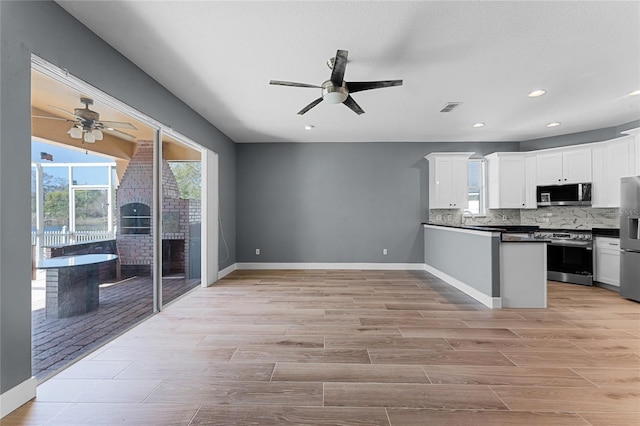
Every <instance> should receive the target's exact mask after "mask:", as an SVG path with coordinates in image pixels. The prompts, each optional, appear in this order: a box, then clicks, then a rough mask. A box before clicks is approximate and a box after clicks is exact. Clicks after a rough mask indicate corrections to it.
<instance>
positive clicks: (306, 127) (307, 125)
mask: <svg viewBox="0 0 640 426" xmlns="http://www.w3.org/2000/svg"><path fill="white" fill-rule="evenodd" d="M314 127H316V126H314V125H313V124H305V125H304V129H305V130H311V129H313V128H314Z"/></svg>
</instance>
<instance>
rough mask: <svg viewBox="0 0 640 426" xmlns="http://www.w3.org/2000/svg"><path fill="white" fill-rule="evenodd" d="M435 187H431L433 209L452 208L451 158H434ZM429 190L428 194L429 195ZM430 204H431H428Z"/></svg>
mask: <svg viewBox="0 0 640 426" xmlns="http://www.w3.org/2000/svg"><path fill="white" fill-rule="evenodd" d="M434 163H435V175H434V176H435V182H434V184H435V186H434V187H433V189H434V190H435V191H434V194H433V195H434V197H433V207H431V208H436V209H449V208H453V195H452V191H453V158H451V157H436V158H435V161H434ZM431 189H432V188H429V193H430V194H431ZM429 204H431V203H429Z"/></svg>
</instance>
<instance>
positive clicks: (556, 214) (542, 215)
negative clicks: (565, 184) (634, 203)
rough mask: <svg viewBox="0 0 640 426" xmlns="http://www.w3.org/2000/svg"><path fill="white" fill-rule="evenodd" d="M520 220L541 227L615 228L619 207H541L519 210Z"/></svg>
mask: <svg viewBox="0 0 640 426" xmlns="http://www.w3.org/2000/svg"><path fill="white" fill-rule="evenodd" d="M520 221H521V223H522V224H523V225H538V226H540V227H541V228H561V229H591V228H599V227H600V228H617V227H619V226H620V209H617V208H609V209H594V208H590V207H568V206H566V207H561V206H557V207H542V208H539V209H535V210H520Z"/></svg>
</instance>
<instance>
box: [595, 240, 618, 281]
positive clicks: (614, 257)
mask: <svg viewBox="0 0 640 426" xmlns="http://www.w3.org/2000/svg"><path fill="white" fill-rule="evenodd" d="M596 281H598V282H601V283H605V284H609V285H615V286H620V250H616V249H608V248H600V247H598V249H597V253H596Z"/></svg>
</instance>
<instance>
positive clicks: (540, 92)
mask: <svg viewBox="0 0 640 426" xmlns="http://www.w3.org/2000/svg"><path fill="white" fill-rule="evenodd" d="M545 93H547V91H546V90H544V89H538V90H534V91H532V92H529V93H527V96H528V97H530V98H537V97H538V96H542V95H544V94H545Z"/></svg>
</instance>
